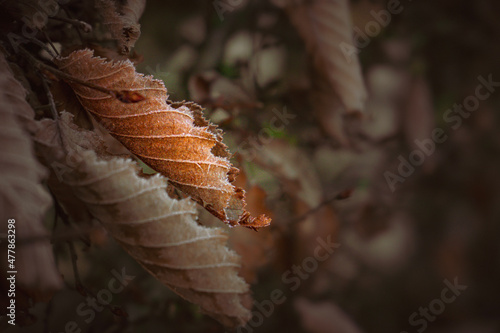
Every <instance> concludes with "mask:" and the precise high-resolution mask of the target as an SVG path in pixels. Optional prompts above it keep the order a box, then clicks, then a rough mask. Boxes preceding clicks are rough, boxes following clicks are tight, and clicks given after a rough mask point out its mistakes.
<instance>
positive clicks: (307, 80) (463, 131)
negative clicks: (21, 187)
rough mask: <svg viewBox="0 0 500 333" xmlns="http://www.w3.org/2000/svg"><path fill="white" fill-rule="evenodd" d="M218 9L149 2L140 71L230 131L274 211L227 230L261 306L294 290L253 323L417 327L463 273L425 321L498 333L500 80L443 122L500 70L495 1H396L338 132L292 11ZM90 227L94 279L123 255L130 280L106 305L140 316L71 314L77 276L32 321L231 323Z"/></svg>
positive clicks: (84, 264)
mask: <svg viewBox="0 0 500 333" xmlns="http://www.w3.org/2000/svg"><path fill="white" fill-rule="evenodd" d="M214 3H216V2H213V1H207V2H203V1H193V0H182V1H180V0H170V1H149V2H148V3H147V6H146V10H145V13H144V15H143V16H142V18H141V20H140V23H141V37H140V38H139V40H138V42H137V44H136V47H135V52H136V53H137V54H139V55H141V58H142V59H143V61H142V62H141V63H139V64H138V65H137V68H138V71H139V72H143V73H145V74H151V75H154V76H155V77H156V78H158V79H162V80H163V81H164V82H165V85H166V87H167V89H168V91H169V94H170V99H171V100H174V101H176V100H194V101H196V102H198V103H199V104H201V105H202V106H203V107H205V108H206V110H205V112H206V117H207V118H209V119H212V121H214V122H216V123H217V124H219V126H220V127H221V128H222V129H224V131H225V133H226V134H225V141H226V142H227V144H228V145H229V146H230V148H231V150H232V151H233V152H238V153H237V154H236V155H235V157H234V162H235V163H237V164H239V165H240V167H241V168H242V176H241V177H240V178H239V180H238V181H239V182H240V183H241V184H242V186H244V187H245V188H246V189H247V191H248V193H249V199H248V200H249V202H250V203H249V206H250V208H251V209H252V210H254V211H255V212H257V213H260V212H266V213H268V214H271V215H272V216H273V224H272V226H271V227H270V228H269V230H261V231H259V232H258V233H255V232H253V231H252V230H235V229H232V230H230V232H231V242H232V243H233V244H235V245H234V246H235V248H236V249H237V250H239V252H240V254H241V255H242V256H243V261H244V263H245V265H246V267H244V270H243V272H242V274H243V275H244V276H245V277H246V278H247V280H250V281H251V282H253V285H252V291H253V296H254V299H255V300H256V302H262V301H264V300H267V299H269V295H270V293H271V292H272V291H273V290H274V289H280V290H282V291H283V292H284V294H285V296H286V301H285V302H284V303H283V304H281V305H277V306H276V307H275V309H274V312H273V313H272V315H270V316H269V317H268V318H265V320H264V321H263V324H262V325H259V326H258V327H255V328H252V329H253V331H254V332H339V333H344V332H345V333H351V332H367V333H378V332H380V333H382V332H384V333H386V332H402V331H407V332H416V331H417V328H419V327H420V326H415V325H414V326H412V325H410V322H409V317H410V316H411V315H412V313H414V312H418V311H419V308H420V307H428V306H429V303H430V302H431V301H432V300H434V299H436V298H440V297H441V291H442V290H443V288H445V285H444V284H443V281H444V280H445V279H448V280H449V281H453V280H454V279H455V278H458V281H459V282H460V284H465V285H467V286H468V288H467V290H465V291H464V292H462V294H461V295H460V296H459V297H458V298H457V299H456V300H455V301H454V302H452V303H451V304H446V308H445V310H444V312H443V313H442V314H440V315H438V316H436V318H435V320H434V321H428V327H427V328H426V332H429V333H431V332H438V333H441V332H442V333H448V332H464V333H469V332H475V333H493V332H500V320H499V313H500V302H499V299H498V298H499V296H500V286H499V284H498V283H499V281H500V279H499V277H500V271H499V270H500V242H499V235H500V224H499V221H500V177H499V171H500V131H499V130H498V129H499V122H500V116H499V113H498V110H499V106H500V105H499V98H500V92H497V91H495V93H493V94H492V96H491V97H490V98H488V99H487V100H486V101H482V102H481V103H480V105H479V108H478V109H477V110H476V111H475V112H473V113H472V114H471V115H470V117H468V118H466V119H463V124H462V125H461V126H460V127H459V128H457V129H456V130H454V129H452V128H451V127H450V126H449V124H447V123H446V122H445V121H444V120H443V116H444V114H445V112H446V110H447V109H449V108H451V107H453V105H454V104H455V103H462V102H463V100H464V98H466V97H467V96H469V95H472V94H474V92H475V89H476V86H477V85H478V84H479V81H478V77H479V76H483V77H485V78H486V77H488V76H489V75H492V77H493V80H494V81H500V61H499V59H500V47H499V46H498V45H499V44H498V42H499V39H500V23H499V20H498V17H497V13H499V12H500V3H499V2H497V1H493V0H484V1H477V2H472V1H464V0H459V1H449V0H438V1H425V0H419V1H402V2H401V4H402V5H403V7H404V10H403V11H402V12H401V13H400V14H397V15H393V16H392V17H391V22H390V23H389V24H388V25H387V26H386V27H384V28H383V29H382V30H381V33H380V34H378V35H377V36H375V37H373V38H370V42H369V45H367V46H366V47H363V48H362V49H360V53H359V59H360V62H361V67H362V71H363V76H364V78H365V82H366V86H367V89H368V92H369V98H368V100H367V102H366V110H365V112H363V113H362V114H354V115H353V114H346V113H340V114H338V115H336V116H335V117H336V118H335V119H337V122H334V123H333V124H331V126H329V125H328V124H326V125H325V122H327V121H331V118H329V117H325V116H324V115H322V114H321V113H318V112H314V111H313V107H312V104H313V102H314V101H312V100H311V94H310V91H311V89H312V87H314V84H315V80H316V79H317V78H316V76H315V75H314V74H312V72H313V71H312V70H311V65H310V61H309V60H310V58H309V55H308V54H307V52H306V48H305V44H304V41H303V39H302V38H301V37H300V36H299V35H298V33H297V31H296V30H295V28H294V26H293V24H292V23H291V22H290V20H289V17H288V16H287V14H286V13H285V11H283V10H282V9H281V8H279V7H277V6H275V5H274V4H272V3H271V2H269V1H263V0H254V1H241V3H240V4H239V5H237V6H233V7H234V9H233V10H231V11H226V12H224V13H223V15H222V19H221V17H220V16H219V15H218V13H217V10H216V9H215V7H214ZM233 3H237V1H234V2H233ZM386 6H387V3H386V1H367V0H366V1H352V2H351V14H352V20H353V26H354V27H358V28H360V29H363V28H364V27H365V26H366V24H367V23H368V22H370V21H373V20H374V18H373V16H372V15H371V14H370V12H371V11H376V12H377V11H379V10H381V9H384V8H386ZM284 109H286V111H287V112H288V113H289V114H291V115H293V118H290V119H289V123H288V124H285V126H283V127H282V128H281V127H280V129H279V130H270V131H268V132H266V133H267V134H266V136H265V137H264V136H262V135H260V136H259V133H260V132H261V131H262V129H266V128H267V129H270V128H272V127H271V125H270V124H271V123H272V122H273V120H272V119H273V117H276V112H275V111H273V110H278V112H282V110H284ZM274 121H275V120H274ZM437 127H439V128H443V129H444V131H445V133H446V135H447V136H448V139H447V140H446V141H445V142H444V143H442V144H438V145H437V148H436V152H435V153H434V154H432V155H431V156H429V157H428V158H426V161H425V163H424V164H423V165H422V166H419V167H416V171H415V172H414V173H413V174H412V175H411V176H409V177H408V179H406V180H405V181H404V182H403V183H398V184H397V186H396V187H397V189H396V191H395V192H392V191H391V190H390V188H389V186H388V184H387V181H386V179H385V177H384V173H385V172H386V171H390V172H397V167H398V164H399V160H398V156H400V155H401V156H403V157H404V158H408V156H409V154H410V152H411V151H413V150H414V149H415V146H414V139H415V138H418V137H421V138H425V137H429V133H430V132H431V131H432V130H433V129H434V128H437ZM332 128H333V129H332ZM262 133H263V132H262ZM252 142H253V143H252ZM340 199H342V200H340ZM209 220H210V217H209V216H206V221H204V222H206V223H209V224H210V223H217V222H215V221H209ZM89 235H90V236H89V237H90V239H91V243H92V246H90V247H88V246H83V245H82V246H80V245H79V246H78V247H77V252H78V264H79V268H80V275H81V276H82V278H83V280H84V284H85V285H86V286H88V287H89V288H91V289H93V290H95V291H98V290H100V289H101V288H104V287H105V286H106V285H107V283H108V281H109V279H111V278H112V274H111V269H112V268H115V269H117V270H120V269H121V268H122V267H126V269H127V272H129V271H130V274H131V275H135V276H136V277H135V278H134V280H133V282H132V283H131V284H130V286H128V287H127V289H125V290H124V291H123V292H122V293H120V294H118V295H115V296H114V298H113V301H112V304H113V306H118V307H120V309H122V310H123V311H125V312H126V313H127V314H128V318H127V319H125V318H123V317H120V316H116V315H114V314H113V311H114V312H115V313H116V311H118V310H116V309H115V308H110V309H104V310H103V311H102V312H100V313H98V315H97V316H96V319H95V320H94V321H92V322H91V323H89V324H86V323H85V322H83V320H82V318H81V317H78V316H77V315H76V314H75V308H76V307H77V306H78V304H79V303H81V302H83V301H85V297H83V296H80V295H79V294H78V293H77V292H76V291H74V290H72V289H71V288H72V287H70V288H68V289H67V290H65V291H62V292H59V293H57V294H56V296H55V298H54V299H53V300H52V301H51V302H50V303H49V304H48V305H46V304H38V305H36V306H35V308H33V309H32V317H31V319H30V318H29V317H27V318H25V320H27V321H29V320H33V321H34V322H35V324H34V326H30V327H26V328H24V329H23V331H26V332H31V331H32V332H35V331H36V332H41V331H44V327H45V331H48V328H49V327H50V331H51V332H53V331H55V330H56V329H57V331H58V332H59V331H63V329H64V325H65V323H66V322H67V321H68V320H72V318H74V320H75V321H77V322H78V323H79V328H81V329H82V332H221V331H223V329H222V328H221V326H220V325H219V324H218V323H217V322H215V321H214V320H212V319H211V318H209V317H206V316H203V315H202V314H200V313H199V312H198V310H197V309H196V307H195V306H193V305H190V304H188V303H187V302H185V301H183V300H182V299H180V298H179V297H178V296H176V295H175V294H174V293H172V292H170V291H169V290H168V289H167V288H165V287H163V286H162V285H161V284H160V283H159V282H157V281H156V280H155V279H154V278H152V277H151V276H149V275H148V274H147V273H146V272H145V271H143V270H142V269H141V268H140V267H139V266H138V264H137V263H135V262H134V261H133V260H132V259H130V258H129V257H128V255H126V254H125V253H124V252H123V250H121V249H120V248H119V246H117V245H116V244H115V243H114V242H113V241H112V240H111V239H108V238H107V236H106V234H105V233H104V232H103V231H102V230H100V229H95V230H94V229H92V230H91V232H90V234H89ZM327 235H332V236H333V239H335V242H337V243H339V244H340V245H341V246H340V247H339V248H338V249H336V250H335V252H334V254H333V255H332V256H331V257H330V258H329V259H328V260H327V261H325V262H321V263H320V264H319V267H318V269H316V270H314V272H312V273H311V274H310V275H309V274H308V277H307V278H306V279H304V280H301V284H300V288H299V289H298V290H295V291H291V290H290V284H287V283H286V282H285V281H283V278H282V275H283V273H284V272H286V271H287V270H289V269H291V268H292V267H293V265H297V264H300V263H301V262H302V260H303V259H304V258H307V257H309V256H311V255H312V254H313V251H314V249H315V248H316V246H317V244H318V243H317V237H322V238H323V239H325V238H326V236H327ZM238 243H239V244H242V243H243V244H244V245H239V246H240V248H238V245H237V244H238ZM63 246H65V245H64V244H62V245H57V243H56V247H55V249H56V253H58V261H59V267H60V269H61V271H62V272H63V275H64V277H65V279H66V282H67V283H68V285H69V286H73V281H72V276H73V274H72V267H71V261H70V259H69V254H68V252H67V249H66V248H62V247H63ZM254 310H255V308H254ZM37 318H38V319H37ZM40 318H45V319H44V320H43V319H40ZM248 332H251V331H250V330H248Z"/></svg>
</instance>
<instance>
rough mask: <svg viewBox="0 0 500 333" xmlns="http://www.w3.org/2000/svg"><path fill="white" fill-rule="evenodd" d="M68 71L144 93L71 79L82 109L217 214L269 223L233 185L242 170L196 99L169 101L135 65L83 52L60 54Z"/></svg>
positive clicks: (159, 85)
mask: <svg viewBox="0 0 500 333" xmlns="http://www.w3.org/2000/svg"><path fill="white" fill-rule="evenodd" d="M58 65H59V67H60V69H61V70H63V71H64V72H66V73H68V74H70V75H72V76H73V77H76V78H78V79H80V80H86V81H89V82H92V83H94V84H98V85H100V86H103V87H105V88H106V89H113V90H115V91H123V90H126V91H131V92H136V93H139V94H141V95H142V96H144V98H145V99H144V100H142V101H139V102H137V103H122V102H120V101H119V100H117V99H115V98H113V97H112V96H109V95H107V94H105V93H102V92H100V91H96V90H93V89H92V88H89V87H86V86H83V85H80V84H75V83H72V82H69V84H70V85H71V86H72V88H73V89H74V91H75V93H76V94H77V96H78V97H79V99H80V102H81V104H82V105H83V107H84V108H85V109H86V110H87V111H88V112H89V113H91V114H92V115H93V116H94V117H96V119H97V120H98V121H99V122H100V123H101V124H102V125H103V126H104V127H105V128H106V129H107V130H108V131H109V132H110V133H111V135H113V136H114V137H115V138H117V139H118V140H119V141H120V142H121V143H122V144H123V145H124V146H125V147H127V148H128V149H129V150H130V151H131V152H132V153H134V154H135V155H136V156H138V157H139V158H140V159H141V160H142V161H143V162H145V163H146V164H148V165H149V166H151V167H152V168H153V169H155V170H156V171H158V172H160V173H162V174H163V175H165V176H166V177H168V178H169V181H170V182H171V183H172V184H173V185H174V186H176V187H177V188H179V189H180V190H181V191H183V192H185V193H186V194H188V195H190V196H191V197H192V198H193V199H194V200H195V201H197V202H198V203H200V204H201V205H203V207H205V209H207V210H208V211H210V212H211V213H212V214H213V215H215V216H216V217H218V218H219V219H221V220H222V221H224V222H226V223H228V224H230V225H233V226H234V225H242V226H247V227H250V228H258V227H263V226H267V225H269V223H270V219H269V218H268V217H266V216H264V215H261V216H259V217H257V218H254V217H251V216H250V214H249V213H248V212H247V211H246V210H245V200H244V195H245V192H244V191H243V190H242V189H241V188H237V187H235V186H233V185H232V184H231V182H232V181H233V180H234V178H235V177H236V175H237V172H238V169H236V168H234V167H232V165H231V163H230V162H229V160H228V159H227V158H228V157H229V156H230V154H229V152H228V151H227V147H226V146H225V145H224V144H223V143H222V136H221V131H220V130H218V129H217V128H216V126H214V125H211V124H210V123H209V122H208V121H207V120H205V119H204V118H203V115H202V112H201V108H199V107H198V106H196V105H195V104H193V103H184V104H182V103H180V104H172V105H171V104H169V103H167V97H168V96H167V90H166V88H165V87H164V85H163V82H161V81H159V80H155V79H153V78H152V77H150V76H143V75H142V74H138V73H136V72H135V68H134V66H133V64H132V63H131V62H129V61H125V62H118V63H112V62H106V61H105V60H104V59H102V58H96V57H93V55H92V51H90V50H82V51H76V52H73V53H72V54H70V56H69V57H67V58H59V59H58Z"/></svg>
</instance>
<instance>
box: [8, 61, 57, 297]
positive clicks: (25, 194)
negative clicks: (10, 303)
mask: <svg viewBox="0 0 500 333" xmlns="http://www.w3.org/2000/svg"><path fill="white" fill-rule="evenodd" d="M25 95H26V91H25V89H24V88H23V86H22V85H21V84H20V83H19V82H18V81H17V80H16V79H15V78H14V76H13V75H12V73H11V71H10V69H9V66H8V64H7V62H6V61H5V58H4V56H3V54H0V98H1V100H2V103H1V106H0V141H1V143H0V152H1V153H0V156H1V159H0V171H1V172H0V174H1V176H0V184H1V188H2V192H1V193H0V207H1V209H0V212H1V213H0V215H1V221H2V223H1V225H2V230H1V232H2V233H4V234H7V220H9V219H15V224H14V225H15V236H16V239H17V245H16V248H15V249H14V251H15V253H9V254H11V255H12V254H14V256H15V258H16V260H15V262H14V268H12V267H9V268H8V269H7V267H4V268H5V269H4V272H5V271H10V270H17V271H18V272H19V274H18V275H17V281H16V283H17V284H18V285H19V286H20V287H21V288H22V289H24V290H26V291H27V292H29V293H30V294H31V295H32V296H34V297H36V298H41V299H46V298H48V297H50V296H51V294H52V293H53V292H54V291H55V290H57V289H59V288H60V287H62V280H61V277H60V275H59V273H58V271H57V268H56V265H55V262H54V257H53V254H52V247H51V245H50V243H49V240H48V238H45V239H44V237H47V231H46V230H45V228H44V227H43V221H44V218H45V213H46V211H47V209H48V207H49V205H50V204H51V202H52V200H51V198H50V195H49V194H48V193H47V191H46V190H45V188H44V187H43V186H42V185H41V181H42V179H43V178H44V177H45V175H46V170H45V169H44V168H43V166H41V165H40V164H39V163H38V162H37V160H36V159H35V157H34V151H33V147H32V144H31V140H30V138H29V133H28V131H31V130H32V129H33V126H32V125H33V122H34V121H33V119H32V118H33V117H34V112H33V110H32V109H31V107H30V105H29V104H28V103H27V102H26V101H25V99H24V98H25ZM9 235H11V233H9ZM35 238H37V241H34V239H35ZM29 239H31V241H29ZM23 240H25V241H27V242H26V243H24V244H22V241H23ZM2 248H3V249H6V248H7V247H6V246H5V247H4V246H2ZM2 258H5V261H4V260H2V266H3V265H4V264H7V253H3V255H2Z"/></svg>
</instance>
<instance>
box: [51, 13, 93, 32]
mask: <svg viewBox="0 0 500 333" xmlns="http://www.w3.org/2000/svg"><path fill="white" fill-rule="evenodd" d="M51 19H53V20H56V21H62V22H65V23H69V24H71V25H73V26H74V27H75V28H76V29H81V30H82V31H83V32H85V33H90V32H92V26H91V25H90V24H88V23H87V22H83V21H80V20H75V19H72V18H65V17H51Z"/></svg>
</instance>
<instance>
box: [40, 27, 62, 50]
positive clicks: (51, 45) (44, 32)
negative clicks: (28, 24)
mask: <svg viewBox="0 0 500 333" xmlns="http://www.w3.org/2000/svg"><path fill="white" fill-rule="evenodd" d="M42 32H43V35H44V37H45V39H47V41H48V42H49V45H50V47H52V50H54V52H55V54H57V55H59V51H57V49H56V47H55V46H54V44H53V43H52V40H51V39H50V37H49V35H48V34H47V32H46V31H45V30H43V31H42Z"/></svg>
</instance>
